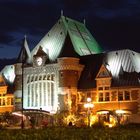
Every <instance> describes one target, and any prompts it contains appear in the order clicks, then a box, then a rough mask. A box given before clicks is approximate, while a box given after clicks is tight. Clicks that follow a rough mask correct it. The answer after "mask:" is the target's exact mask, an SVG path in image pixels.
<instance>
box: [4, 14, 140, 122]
mask: <svg viewBox="0 0 140 140" xmlns="http://www.w3.org/2000/svg"><path fill="white" fill-rule="evenodd" d="M139 62H140V54H139V53H137V52H134V51H131V50H127V49H126V50H117V51H112V52H108V53H102V49H101V47H100V46H99V45H98V43H97V42H96V41H95V39H94V38H93V36H92V35H91V33H90V32H89V31H88V29H87V28H86V25H85V24H84V23H80V22H78V21H75V20H72V19H70V18H67V17H64V16H61V17H60V19H59V20H58V22H57V23H56V24H55V25H54V26H53V27H52V29H51V30H50V31H49V32H48V33H47V34H46V35H45V36H44V37H43V39H42V40H41V41H40V42H39V43H38V44H37V46H36V47H35V48H34V49H33V50H32V51H31V52H30V50H29V48H28V44H27V41H26V38H25V40H24V41H23V48H22V50H21V52H20V55H19V57H18V63H16V64H15V65H14V69H13V71H14V72H15V80H14V85H15V92H14V96H15V109H16V110H20V109H21V107H22V106H21V103H22V100H21V99H22V94H23V108H24V109H38V110H45V111H49V112H50V113H51V112H53V113H55V112H57V111H58V112H60V111H63V110H68V111H70V112H74V113H75V112H78V113H80V114H83V113H85V112H86V108H84V104H85V103H86V99H87V98H88V97H90V98H91V103H92V104H94V107H93V108H92V109H91V113H92V114H96V115H98V116H99V118H101V119H102V118H104V117H106V118H107V119H108V116H109V115H110V114H112V115H114V114H121V115H122V114H123V116H124V118H123V119H128V118H129V120H131V121H133V122H134V118H135V121H137V122H140V120H139V117H140V116H139V114H140V63H139ZM4 74H5V77H6V73H4ZM7 79H8V78H7ZM22 85H23V86H22Z"/></svg>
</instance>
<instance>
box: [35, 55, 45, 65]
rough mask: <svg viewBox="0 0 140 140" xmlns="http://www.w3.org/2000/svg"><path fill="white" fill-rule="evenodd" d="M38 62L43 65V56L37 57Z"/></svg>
mask: <svg viewBox="0 0 140 140" xmlns="http://www.w3.org/2000/svg"><path fill="white" fill-rule="evenodd" d="M36 62H37V65H38V66H41V65H42V62H43V60H42V58H41V57H37V58H36Z"/></svg>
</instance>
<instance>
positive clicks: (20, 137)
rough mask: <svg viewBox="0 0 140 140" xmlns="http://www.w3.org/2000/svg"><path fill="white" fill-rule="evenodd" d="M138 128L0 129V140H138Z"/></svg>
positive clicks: (139, 128)
mask: <svg viewBox="0 0 140 140" xmlns="http://www.w3.org/2000/svg"><path fill="white" fill-rule="evenodd" d="M139 139H140V127H134V126H133V127H128V126H126V127H117V128H75V127H48V128H45V129H23V130H21V129H2V130H0V140H139Z"/></svg>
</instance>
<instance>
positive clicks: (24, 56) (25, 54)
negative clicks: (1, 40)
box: [17, 36, 31, 63]
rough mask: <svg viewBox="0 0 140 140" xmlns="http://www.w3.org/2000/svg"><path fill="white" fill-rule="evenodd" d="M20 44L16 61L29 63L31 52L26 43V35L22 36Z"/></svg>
mask: <svg viewBox="0 0 140 140" xmlns="http://www.w3.org/2000/svg"><path fill="white" fill-rule="evenodd" d="M21 46H22V48H21V51H20V53H19V56H18V59H17V61H18V62H19V63H22V62H24V63H30V61H31V53H30V49H29V46H28V43H27V39H26V36H25V37H24V39H23V41H22V44H21Z"/></svg>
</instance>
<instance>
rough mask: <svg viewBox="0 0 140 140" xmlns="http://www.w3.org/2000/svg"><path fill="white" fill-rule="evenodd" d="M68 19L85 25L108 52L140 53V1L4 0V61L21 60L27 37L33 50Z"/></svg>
mask: <svg viewBox="0 0 140 140" xmlns="http://www.w3.org/2000/svg"><path fill="white" fill-rule="evenodd" d="M61 9H63V11H64V15H65V16H68V17H71V18H73V19H76V20H79V21H83V19H84V18H85V19H86V26H87V27H88V29H89V30H90V31H91V33H92V35H93V36H94V37H95V39H96V40H97V42H98V43H99V44H100V45H101V47H102V48H103V49H104V50H105V51H106V50H115V49H125V48H128V49H132V50H135V51H139V52H140V49H139V48H140V47H139V46H140V41H139V37H140V1H139V0H75V1H73V0H51V1H50V0H24V1H19V0H1V1H0V19H1V20H0V58H3V57H7V58H12V57H17V56H18V53H19V51H20V48H21V46H20V43H21V40H22V39H23V37H24V35H25V34H26V35H27V39H28V43H29V46H30V48H31V49H32V48H33V47H35V45H36V44H37V43H38V42H39V41H40V39H41V38H42V37H43V36H44V35H45V34H46V33H47V32H48V31H49V29H50V28H51V27H52V26H53V25H54V24H55V22H56V21H57V20H58V19H59V17H60V13H61V12H60V11H61Z"/></svg>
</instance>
